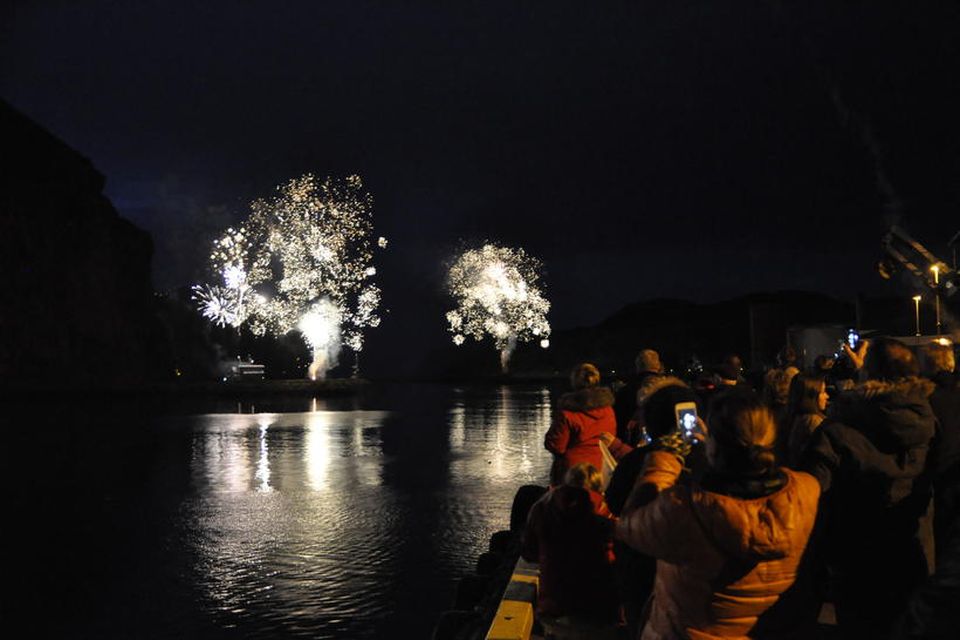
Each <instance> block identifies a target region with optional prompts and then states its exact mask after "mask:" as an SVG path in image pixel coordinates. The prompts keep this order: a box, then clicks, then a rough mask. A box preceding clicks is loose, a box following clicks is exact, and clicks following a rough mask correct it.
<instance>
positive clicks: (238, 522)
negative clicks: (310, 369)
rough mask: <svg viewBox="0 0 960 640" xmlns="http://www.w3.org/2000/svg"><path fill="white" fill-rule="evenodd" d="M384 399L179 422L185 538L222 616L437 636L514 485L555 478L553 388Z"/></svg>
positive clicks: (324, 630)
mask: <svg viewBox="0 0 960 640" xmlns="http://www.w3.org/2000/svg"><path fill="white" fill-rule="evenodd" d="M393 404H395V405H396V406H392V405H393ZM388 407H389V408H390V409H391V410H390V411H363V410H341V411H336V410H319V408H317V409H318V410H314V411H309V412H304V413H262V414H217V415H202V416H193V417H190V418H178V419H175V420H171V421H170V422H171V423H175V424H174V426H173V428H183V427H187V428H189V429H191V430H192V433H193V435H192V445H191V450H190V475H191V478H192V480H191V487H192V490H191V492H190V493H189V494H188V495H187V496H186V497H185V499H184V500H183V502H182V503H181V508H180V510H179V513H178V514H177V516H176V518H177V527H178V530H179V534H178V535H179V536H181V537H182V543H183V544H185V545H186V547H187V550H188V553H187V556H189V557H190V558H192V561H191V564H192V566H191V567H190V575H191V580H192V581H193V582H194V586H195V587H196V588H197V590H198V592H199V593H201V594H202V596H203V597H202V600H203V604H201V605H200V606H202V607H203V608H204V609H205V610H207V611H208V612H209V614H210V615H211V616H213V618H214V619H215V621H216V625H217V627H218V628H220V629H225V630H226V629H237V630H240V631H242V635H243V636H245V637H276V636H285V637H307V636H310V637H351V638H353V637H379V636H382V635H383V634H384V633H385V632H387V631H388V630H390V631H392V632H394V634H397V633H399V634H400V635H401V636H402V637H407V636H408V635H409V637H426V636H428V635H429V632H430V628H431V626H432V624H433V622H434V620H435V619H436V616H437V614H438V613H439V612H440V611H442V610H443V609H446V608H448V607H449V602H450V599H451V597H452V593H453V584H454V582H455V580H456V579H458V578H459V577H461V576H463V575H465V574H467V573H469V572H470V571H471V570H472V566H473V563H474V562H475V561H476V558H477V556H478V555H479V554H480V553H481V552H483V551H485V550H486V544H487V540H488V539H489V536H490V535H491V534H492V533H493V532H495V531H497V530H500V529H505V528H507V527H508V525H509V512H510V503H511V500H512V498H513V494H514V492H515V491H516V488H517V487H519V486H520V485H522V484H528V483H536V484H543V483H544V482H545V480H546V477H547V471H548V469H549V465H550V459H549V454H548V453H547V452H546V451H544V449H543V445H542V443H543V434H544V433H545V431H546V429H547V427H548V425H549V420H550V394H549V392H548V391H547V390H546V389H541V388H525V389H524V388H517V387H506V386H504V387H499V388H495V387H494V388H486V389H480V390H477V389H470V388H463V389H453V390H450V389H449V388H440V389H438V388H427V389H416V390H413V393H412V394H410V395H407V394H404V397H403V399H402V400H401V401H398V402H396V403H388ZM311 408H315V407H311ZM168 426H169V425H168Z"/></svg>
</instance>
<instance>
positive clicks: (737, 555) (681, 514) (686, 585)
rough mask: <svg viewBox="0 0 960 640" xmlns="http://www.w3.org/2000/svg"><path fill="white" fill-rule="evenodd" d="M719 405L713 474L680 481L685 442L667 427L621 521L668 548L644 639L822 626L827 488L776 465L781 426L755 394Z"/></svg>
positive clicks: (637, 535) (775, 634)
mask: <svg viewBox="0 0 960 640" xmlns="http://www.w3.org/2000/svg"><path fill="white" fill-rule="evenodd" d="M710 415H711V421H710V423H709V424H708V435H707V439H706V443H705V444H706V451H707V460H708V469H707V471H706V472H705V473H704V475H703V478H702V480H701V481H700V482H698V483H693V484H692V485H688V486H684V485H680V484H677V478H678V476H679V475H680V472H681V469H682V468H683V454H685V452H686V450H685V447H684V446H682V445H681V446H678V443H679V442H684V441H682V440H680V439H679V438H678V437H677V434H673V435H671V436H668V437H666V438H661V439H660V442H658V448H659V450H657V451H653V452H651V453H650V454H649V455H648V456H647V458H646V462H645V466H644V471H643V474H642V475H641V477H640V478H638V480H637V484H636V485H635V487H634V490H633V492H632V493H631V495H630V497H629V498H628V500H627V505H626V506H625V508H624V512H623V515H622V516H621V518H620V521H619V523H618V525H617V529H616V536H617V537H618V538H619V539H621V540H623V541H624V542H626V543H627V544H629V545H630V546H632V547H633V548H635V549H637V550H638V551H640V552H642V553H646V554H649V555H651V556H653V557H655V558H657V574H656V579H655V583H654V591H653V597H652V599H651V601H650V603H649V605H648V608H649V614H648V618H647V622H646V625H645V626H644V628H643V631H642V634H641V638H642V639H643V640H654V639H657V640H660V639H672V638H677V639H679V638H697V639H706V638H798V639H799V638H810V637H814V636H815V635H816V626H815V625H816V617H817V604H818V603H817V601H816V600H815V598H814V597H813V589H812V584H810V579H809V578H810V573H809V572H807V571H802V567H804V566H805V565H806V564H807V562H808V557H807V555H806V554H805V552H806V550H807V544H808V541H809V539H810V535H811V532H812V531H813V527H814V521H815V519H816V513H817V502H818V499H819V496H820V487H819V485H818V484H817V481H816V480H815V479H814V478H813V477H811V476H810V475H808V474H805V473H800V472H795V471H791V470H789V469H786V468H781V467H778V466H777V465H776V460H775V456H774V446H775V441H776V425H775V424H774V420H773V416H772V415H771V413H770V410H769V409H768V408H767V407H766V406H764V404H763V403H762V402H761V400H760V399H759V398H758V397H757V396H756V394H754V393H752V392H746V391H742V390H741V391H731V392H727V393H725V394H722V395H719V396H717V398H716V399H715V400H714V405H713V406H712V407H711V411H710ZM798 576H803V579H802V580H800V581H798Z"/></svg>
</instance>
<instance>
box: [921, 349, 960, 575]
mask: <svg viewBox="0 0 960 640" xmlns="http://www.w3.org/2000/svg"><path fill="white" fill-rule="evenodd" d="M924 355H925V356H926V358H925V359H926V367H925V368H926V373H927V375H928V377H929V378H930V380H931V381H932V382H933V383H934V384H935V385H936V389H934V391H933V394H931V396H930V407H931V408H932V409H933V415H935V416H936V417H937V436H936V438H935V439H934V443H933V452H932V458H933V459H932V460H931V468H932V470H933V499H934V508H933V531H934V540H935V541H936V549H937V554H936V558H937V560H936V562H937V566H938V568H939V565H940V552H939V549H940V547H941V546H943V547H946V540H947V537H948V533H949V530H950V527H951V526H952V525H953V523H954V522H956V521H957V519H958V514H960V380H958V378H957V375H956V374H955V373H954V368H955V366H956V364H955V363H956V360H955V358H954V355H953V347H952V346H951V345H944V344H938V343H933V344H931V345H929V346H928V347H927V349H926V353H925V354H924Z"/></svg>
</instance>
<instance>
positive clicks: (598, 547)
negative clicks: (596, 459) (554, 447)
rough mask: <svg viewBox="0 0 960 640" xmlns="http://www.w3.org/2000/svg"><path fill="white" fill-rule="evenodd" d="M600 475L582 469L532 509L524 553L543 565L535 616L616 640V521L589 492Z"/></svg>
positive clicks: (588, 468) (577, 468)
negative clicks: (613, 554) (614, 566)
mask: <svg viewBox="0 0 960 640" xmlns="http://www.w3.org/2000/svg"><path fill="white" fill-rule="evenodd" d="M598 475H599V472H597V470H596V469H595V468H593V467H592V465H589V464H586V463H578V464H577V465H574V466H573V467H571V469H570V470H569V471H568V472H567V474H566V476H565V478H564V482H563V484H561V485H559V486H556V487H554V488H552V489H550V490H549V491H548V492H547V493H546V494H544V496H543V497H542V498H540V500H538V501H537V502H536V503H534V505H533V506H532V507H531V508H530V514H529V516H528V518H527V526H526V527H525V529H524V533H523V539H522V542H521V546H520V553H521V555H522V556H523V557H524V559H526V560H528V561H530V562H536V563H538V564H539V565H540V588H539V593H538V599H537V614H538V616H539V618H540V620H541V622H543V623H544V625H545V626H547V627H553V626H561V627H565V628H570V627H580V628H586V629H589V630H590V631H591V632H592V633H591V635H592V636H593V637H598V638H600V637H609V638H615V637H616V627H617V625H618V624H619V621H620V605H619V603H618V601H617V594H616V591H615V589H614V581H613V566H612V562H613V558H612V555H611V544H610V543H611V540H612V535H613V520H612V519H610V518H609V517H608V516H609V513H608V514H607V515H604V514H603V511H604V507H603V506H602V501H603V498H602V496H601V495H600V494H599V493H597V492H596V491H594V490H592V489H591V486H595V485H593V484H592V483H593V481H594V480H592V479H594V478H596V476H598Z"/></svg>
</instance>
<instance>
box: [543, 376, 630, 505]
mask: <svg viewBox="0 0 960 640" xmlns="http://www.w3.org/2000/svg"><path fill="white" fill-rule="evenodd" d="M570 384H571V386H572V387H573V391H572V392H570V393H565V394H563V395H562V396H560V400H559V401H558V402H557V412H556V415H555V417H554V420H553V424H551V425H550V430H549V431H547V435H546V436H545V437H544V440H543V445H544V447H546V449H547V451H549V452H550V453H552V454H553V455H554V459H553V467H552V468H551V470H550V484H551V485H554V486H556V485H559V484H561V483H562V482H563V478H564V475H565V474H566V472H567V469H569V468H570V467H572V466H573V465H575V464H577V463H579V462H587V463H589V464H592V465H593V466H594V467H597V468H598V469H599V468H601V467H602V466H603V458H602V454H601V452H600V442H601V441H602V442H604V444H606V445H607V446H608V447H609V448H610V452H611V453H612V454H613V456H614V457H615V458H617V457H620V456H622V455H626V453H628V452H629V451H631V450H632V447H630V446H629V445H627V444H624V443H622V442H621V441H620V440H618V439H616V433H617V419H616V417H615V415H614V413H613V392H612V391H610V389H608V388H607V387H602V386H600V371H599V370H598V369H597V368H596V367H595V366H593V365H592V364H590V363H588V362H584V363H583V364H579V365H577V366H576V367H574V369H573V371H572V372H571V374H570Z"/></svg>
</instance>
